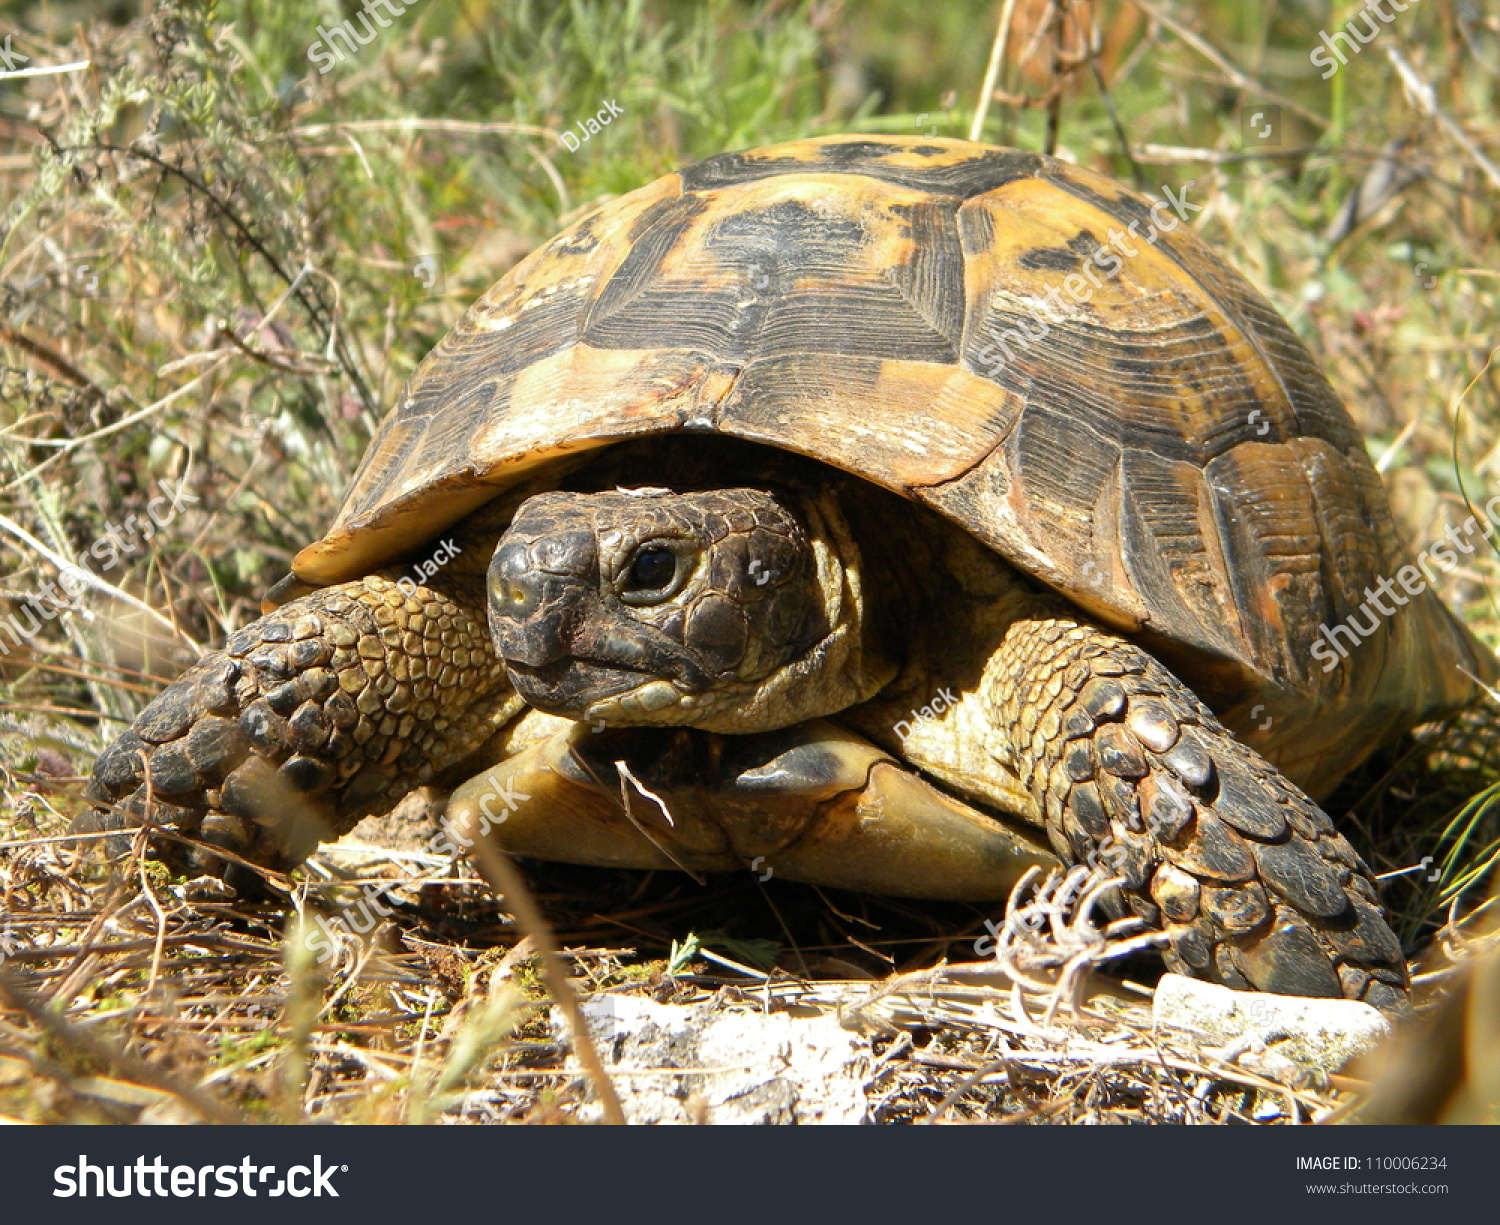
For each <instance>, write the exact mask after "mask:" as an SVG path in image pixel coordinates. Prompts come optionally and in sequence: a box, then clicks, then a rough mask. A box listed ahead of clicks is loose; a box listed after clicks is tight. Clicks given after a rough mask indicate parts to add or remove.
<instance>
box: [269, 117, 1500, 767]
mask: <svg viewBox="0 0 1500 1225" xmlns="http://www.w3.org/2000/svg"><path fill="white" fill-rule="evenodd" d="M669 432H679V433H680V432H707V433H713V432H717V433H720V434H725V435H730V436H734V437H737V438H741V439H749V440H752V441H755V442H758V443H764V444H768V445H770V446H774V447H780V448H784V449H786V450H788V451H793V452H797V453H800V454H802V455H805V456H810V457H812V458H814V459H817V460H821V461H823V462H825V463H827V464H831V465H834V466H836V467H838V468H842V469H845V470H847V471H849V472H852V473H856V474H858V475H859V476H861V477H864V478H866V479H868V480H870V481H873V482H875V483H876V484H878V485H881V486H884V487H885V488H887V489H890V490H892V491H895V492H896V493H899V494H901V495H903V496H905V497H907V498H910V499H913V500H914V501H916V502H918V503H922V504H925V505H926V506H929V507H931V508H933V509H934V510H936V511H938V512H939V513H941V514H943V515H945V516H947V517H948V518H950V519H952V520H953V521H955V522H956V523H958V524H960V525H961V526H962V527H963V528H965V529H967V530H968V531H969V532H971V533H972V534H973V535H974V536H975V537H977V538H978V539H980V540H981V541H983V542H984V543H985V544H986V545H988V546H989V547H991V548H992V549H994V550H995V551H996V552H997V553H999V554H1000V555H1002V556H1003V557H1005V558H1006V559H1007V560H1008V561H1010V562H1011V563H1012V564H1013V565H1015V566H1016V567H1017V568H1019V569H1020V570H1022V571H1024V572H1026V573H1027V574H1029V575H1031V576H1032V577H1033V578H1035V579H1036V580H1039V581H1040V582H1041V583H1044V584H1046V585H1047V586H1050V587H1052V588H1054V589H1056V590H1057V591H1059V592H1062V593H1064V594H1066V595H1067V596H1068V597H1070V598H1071V599H1072V600H1073V601H1075V602H1076V603H1077V604H1078V605H1080V606H1081V607H1083V608H1084V609H1086V610H1087V611H1088V612H1089V613H1091V614H1092V615H1093V616H1095V617H1096V618H1098V619H1099V620H1100V621H1102V622H1103V623H1105V624H1107V625H1109V626H1112V627H1114V628H1116V629H1118V630H1120V631H1121V632H1123V633H1126V634H1130V635H1132V636H1134V637H1135V638H1136V639H1137V640H1138V641H1141V642H1142V643H1143V644H1144V645H1146V646H1147V647H1148V649H1151V650H1153V651H1155V652H1156V653H1157V654H1158V655H1160V656H1161V657H1162V658H1163V659H1164V660H1165V661H1166V662H1167V663H1168V665H1169V666H1172V667H1173V668H1174V669H1176V670H1177V671H1178V672H1179V674H1180V675H1181V676H1182V678H1183V679H1184V680H1185V681H1187V682H1188V683H1189V684H1190V685H1192V686H1193V687H1194V688H1195V689H1197V690H1198V692H1199V693H1200V694H1201V695H1202V696H1203V697H1204V699H1205V700H1206V701H1207V702H1208V703H1209V704H1210V705H1211V706H1213V707H1214V708H1215V709H1216V710H1217V711H1218V712H1219V713H1220V714H1221V716H1222V717H1224V718H1225V720H1226V722H1228V723H1229V724H1230V726H1231V727H1232V728H1234V730H1235V731H1236V732H1238V733H1239V734H1241V735H1242V736H1243V737H1244V738H1245V739H1247V740H1248V741H1250V742H1251V743H1252V744H1254V745H1256V747H1258V748H1260V749H1261V751H1262V752H1264V753H1265V754H1266V755H1267V756H1269V757H1271V758H1272V760H1274V761H1276V762H1277V764H1278V765H1280V766H1281V768H1282V769H1283V770H1284V771H1286V772H1287V773H1288V774H1289V775H1291V776H1292V777H1293V779H1294V780H1295V781H1298V782H1300V783H1302V784H1303V785H1304V786H1309V789H1312V790H1322V789H1323V788H1321V787H1316V786H1313V784H1314V783H1315V781H1316V780H1315V777H1314V776H1315V775H1318V776H1321V777H1323V778H1324V779H1329V778H1333V779H1336V778H1337V777H1338V776H1340V775H1342V774H1343V772H1344V771H1345V769H1347V767H1348V766H1350V765H1352V764H1353V763H1354V762H1355V761H1356V760H1357V759H1358V758H1360V757H1361V756H1363V755H1364V753H1366V752H1367V751H1368V750H1369V749H1370V748H1372V747H1373V746H1374V745H1375V743H1377V742H1379V741H1381V740H1384V739H1387V738H1389V736H1390V735H1392V734H1394V733H1395V732H1396V731H1399V730H1401V729H1403V728H1404V727H1407V726H1410V725H1412V724H1414V723H1416V722H1418V721H1420V720H1421V719H1422V718H1423V717H1425V716H1428V715H1430V714H1433V713H1435V712H1437V711H1438V710H1441V709H1444V708H1447V707H1451V706H1454V705H1458V704H1461V703H1463V702H1464V701H1466V700H1468V699H1469V698H1470V697H1471V696H1472V692H1473V682H1472V681H1471V680H1470V679H1469V678H1468V677H1466V676H1464V675H1463V673H1462V671H1461V668H1467V669H1468V670H1469V671H1471V672H1478V673H1480V674H1482V675H1483V674H1488V673H1489V672H1490V667H1491V665H1490V662H1489V660H1488V657H1487V656H1485V655H1484V654H1483V653H1482V651H1481V650H1480V649H1479V648H1477V647H1475V645H1474V644H1473V643H1472V640H1471V639H1470V638H1469V637H1468V635H1467V633H1466V631H1464V630H1463V629H1462V628H1461V627H1460V626H1459V625H1458V623H1457V622H1456V621H1455V620H1454V619H1453V618H1452V617H1451V616H1450V614H1449V613H1448V612H1447V610H1446V609H1445V608H1444V607H1443V605H1442V604H1441V602H1440V601H1439V600H1438V599H1437V598H1436V596H1435V595H1433V594H1432V592H1431V591H1427V592H1425V593H1424V594H1423V595H1422V596H1420V597H1414V598H1412V599H1411V600H1410V601H1409V602H1408V603H1407V604H1406V605H1405V606H1403V607H1402V608H1400V609H1399V610H1398V612H1399V615H1395V616H1389V617H1385V618H1383V619H1380V620H1378V623H1376V624H1375V625H1374V626H1373V629H1372V631H1371V633H1370V634H1369V635H1367V636H1365V640H1364V641H1363V642H1362V643H1361V644H1360V645H1359V646H1358V647H1357V649H1354V650H1351V651H1348V652H1347V657H1345V656H1344V655H1343V654H1340V653H1338V652H1336V651H1335V650H1334V649H1333V646H1332V643H1333V641H1335V640H1332V639H1330V638H1329V634H1328V631H1327V630H1326V629H1325V627H1332V626H1335V625H1338V624H1341V623H1343V622H1345V621H1346V620H1347V619H1348V618H1350V617H1351V615H1352V616H1356V617H1357V616H1359V614H1360V608H1361V605H1362V604H1363V603H1364V602H1365V601H1366V598H1367V593H1366V588H1369V587H1372V586H1374V585H1376V584H1377V583H1378V582H1379V581H1380V579H1381V578H1382V576H1386V575H1394V574H1395V573H1396V571H1397V570H1398V569H1399V568H1400V566H1401V565H1402V564H1403V562H1404V561H1405V560H1406V558H1405V557H1404V555H1403V549H1402V545H1401V543H1400V541H1399V539H1398V536H1397V532H1396V530H1395V527H1394V524H1393V522H1392V519H1391V515H1390V511H1389V508H1388V506H1387V502H1386V498H1385V494H1384V490H1383V488H1382V486H1381V482H1380V478H1379V476H1378V474H1377V473H1376V472H1375V470H1374V468H1373V466H1372V465H1371V463H1370V461H1369V459H1368V457H1367V455H1366V452H1365V448H1364V444H1363V442H1362V440H1361V438H1360V435H1359V432H1358V431H1357V429H1356V428H1355V426H1354V423H1353V422H1352V421H1351V419H1350V418H1349V415H1348V414H1347V412H1346V411H1345V409H1344V408H1343V406H1342V405H1341V404H1340V402H1339V400H1338V398H1337V397H1336V395H1335V394H1334V392H1333V390H1332V389H1331V387H1330V386H1329V384H1328V382H1327V380H1326V379H1325V378H1324V376H1323V374H1322V373H1321V372H1320V371H1319V369H1318V367H1317V365H1316V363H1315V362H1314V360H1313V358H1312V357H1311V355H1310V354H1309V353H1308V352H1307V350H1306V349H1305V348H1304V347H1303V345H1302V344H1301V343H1300V342H1299V341H1298V340H1297V338H1296V336H1295V335H1294V334H1293V333H1292V331H1291V330H1290V328H1288V327H1287V325H1286V324H1285V323H1284V322H1283V321H1282V319H1281V318H1280V317H1279V316H1278V315H1277V314H1276V312H1275V310H1274V309H1273V308H1272V307H1271V306H1270V305H1269V303H1267V302H1266V301H1265V300H1264V299H1263V298H1262V297H1261V296H1260V295H1259V294H1258V293H1257V292H1255V291H1254V290H1253V289H1252V288H1251V287H1250V286H1249V285H1248V284H1247V283H1246V281H1245V280H1244V279H1243V278H1242V277H1240V276H1239V275H1238V274H1237V273H1236V272H1234V271H1233V270H1232V269H1231V268H1229V267H1228V266H1227V265H1226V264H1225V263H1224V262H1223V260H1222V259H1221V258H1220V257H1219V256H1217V255H1216V254H1215V253H1214V252H1213V251H1212V250H1210V249H1209V248H1208V247H1207V246H1206V245H1205V244H1204V243H1203V242H1202V241H1201V240H1200V239H1199V238H1198V237H1197V236H1196V235H1195V234H1194V233H1193V232H1192V231H1191V229H1190V228H1189V227H1188V226H1187V225H1186V224H1183V223H1181V222H1180V221H1179V219H1178V218H1177V217H1176V215H1175V214H1174V213H1173V212H1172V211H1171V210H1170V209H1169V208H1167V207H1166V205H1164V204H1163V203H1161V202H1156V203H1154V204H1153V202H1152V201H1151V200H1149V199H1147V198H1144V197H1142V196H1140V195H1137V194H1135V193H1134V192H1131V191H1129V190H1127V189H1125V188H1124V187H1122V186H1120V185H1119V184H1118V183H1115V182H1113V181H1111V180H1109V179H1107V178H1104V177H1102V176H1100V175H1097V174H1094V173H1091V172H1089V171H1086V170H1082V169H1080V168H1078V167H1076V166H1072V165H1069V164H1066V163H1063V162H1060V161H1056V160H1054V159H1052V158H1048V157H1044V156H1041V155H1039V154H1035V153H1026V152H1021V151H1017V150H1014V149H1001V148H993V147H989V146H985V145H979V144H972V143H968V142H965V141H957V140H943V139H932V138H926V137H919V138H895V137H847V136H844V137H827V138H822V139H816V140H802V141H796V142H792V143H788V144H781V145H775V146H771V147H768V148H763V149H756V150H752V151H749V152H745V153H733V154H725V155H723V156H719V157H714V158H710V159H709V160H708V161H705V162H701V163H699V164H698V165H696V166H692V167H690V168H688V169H685V170H682V171H679V172H678V173H675V174H671V175H668V176H667V177H665V178H662V179H659V180H657V181H656V182H654V183H651V184H650V185H648V186H646V187H643V188H641V189H639V190H638V191H634V192H631V193H630V194H628V195H626V196H623V197H621V198H619V199H616V200H614V201H612V202H610V203H608V204H606V205H605V206H603V207H602V208H600V209H599V210H597V211H596V212H594V213H592V214H591V215H589V216H587V217H585V218H583V219H582V220H580V221H578V222H577V223H576V224H574V225H572V226H570V227H569V228H568V229H567V230H565V231H564V232H563V233H561V234H559V235H558V236H557V237H556V238H554V239H552V240H551V241H550V242H548V243H546V244H545V245H544V246H542V247H541V248H539V249H538V250H537V251H535V252H534V253H533V254H531V255H530V256H529V257H527V258H526V259H524V260H523V261H521V263H519V264H518V265H517V266H516V267H515V268H514V269H512V270H511V272H510V273H509V274H508V275H506V276H505V277H503V278H502V279H501V280H500V281H499V282H498V283H497V284H496V285H495V286H494V287H493V288H491V289H490V290H489V291H488V292H487V293H485V294H484V296H483V297H481V298H480V299H479V301H478V302H476V303H475V304H474V306H473V307H472V308H470V310H469V311H468V312H467V313H466V314H465V315H464V316H463V317H462V318H461V319H460V320H459V322H458V323H457V324H456V325H455V326H454V328H453V330H452V331H451V332H449V333H448V335H447V336H446V337H445V338H444V339H443V340H442V342H441V343H439V344H438V346H437V347H436V348H435V349H434V350H433V351H432V353H431V354H430V355H429V356H428V357H427V358H426V360H425V361H424V362H423V363H422V364H421V366H420V367H419V368H418V370H417V371H416V372H415V374H414V375H413V376H412V378H411V380H410V382H409V384H408V385H407V387H406V389H405V391H404V393H403V395H402V397H401V400H400V403H399V404H398V405H397V406H396V408H395V410H394V411H393V412H392V413H391V414H390V415H389V416H388V417H387V418H386V419H385V421H384V423H383V425H382V427H381V429H380V431H379V433H378V435H377V436H376V438H375V440H374V442H373V443H372V445H371V447H370V449H369V453H368V454H367V456H366V457H365V460H364V463H363V465H362V466H361V468H360V469H359V472H358V474H357V475H356V477H355V479H354V482H353V484H352V486H351V487H350V489H349V491H348V494H347V496H346V498H345V500H344V504H343V507H342V509H341V510H340V512H339V514H338V517H337V519H336V520H335V521H334V523H333V525H332V527H331V528H330V529H329V531H328V533H327V535H326V536H325V537H324V538H323V539H322V540H320V541H318V542H317V543H316V544H313V545H311V546H309V547H308V548H306V549H304V550H303V551H302V552H301V553H300V554H299V555H298V557H297V559H296V563H295V572H296V574H297V576H298V577H299V578H300V579H302V580H303V581H305V582H309V583H313V584H317V585H323V584H329V583H334V582H339V581H343V580H347V579H350V578H354V577H357V576H359V575H361V574H364V573H367V572H369V571H370V570H372V569H375V568H378V567H380V566H382V565H385V564H387V563H389V562H391V561H393V560H395V559H397V558H398V557H400V556H401V555H403V554H404V553H406V552H408V551H409V550H411V549H414V548H416V547H417V546H419V545H420V544H422V543H423V542H425V541H427V540H429V539H430V538H432V537H433V536H434V535H435V534H437V533H438V532H440V531H441V530H443V529H444V528H445V527H447V526H449V525H451V524H452V523H454V522H455V521H457V520H458V519H459V518H461V517H462V516H464V515H465V514H467V513H468V512H469V511H471V510H472V509H474V508H475V507H477V506H478V505H480V504H482V503H483V502H485V501H487V500H489V499H490V498H492V497H494V496H495V495H496V494H497V493H498V492H499V491H501V490H503V489H505V488H506V487H508V486H511V485H514V484H515V483H516V482H517V481H519V480H520V479H522V478H523V477H527V476H529V475H531V474H532V473H533V472H534V471H535V470H537V469H538V468H539V467H540V466H542V465H544V464H547V463H548V462H550V461H553V460H555V459H556V458H557V457H559V456H561V455H564V454H566V453H571V452H577V451H580V450H582V449H586V448H594V447H601V446H605V445H607V444H610V443H614V442H618V441H620V440H624V439H629V438H636V437H640V436H643V435H652V434H663V433H669ZM650 475H652V474H643V476H650ZM1344 641H1345V642H1347V641H1348V639H1347V637H1346V638H1345V639H1344ZM1320 642H1321V643H1323V645H1322V647H1321V648H1320V647H1319V643H1320ZM1329 661H1333V662H1332V664H1331V666H1330V662H1329Z"/></svg>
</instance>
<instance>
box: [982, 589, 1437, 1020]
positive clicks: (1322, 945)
mask: <svg viewBox="0 0 1500 1225" xmlns="http://www.w3.org/2000/svg"><path fill="white" fill-rule="evenodd" d="M1066 608H1067V606H1062V607H1059V608H1056V609H1055V610H1054V611H1053V615H1043V616H1038V617H1032V618H1027V619H1022V620H1019V621H1017V622H1015V623H1014V624H1013V625H1012V626H1011V627H1010V629H1009V630H1008V632H1007V633H1006V635H1005V638H1004V640H1003V642H1002V644H1001V647H1000V650H999V652H998V653H997V657H996V660H995V666H994V667H993V668H992V669H989V670H987V671H988V672H989V673H990V675H995V676H1003V677H1008V678H1011V681H1010V683H1009V684H1007V685H1005V686H1004V687H1003V688H1002V689H1001V691H1000V692H999V693H998V694H997V697H998V709H997V710H996V712H995V714H996V718H997V720H998V722H999V725H1000V726H1002V727H1009V728H1012V729H1014V730H1013V734H1012V735H1013V738H1012V744H1013V747H1014V751H1015V755H1016V766H1017V768H1018V772H1019V774H1020V776H1021V778H1022V780H1023V782H1024V783H1025V784H1026V786H1027V787H1028V789H1029V790H1030V791H1031V793H1032V794H1033V795H1034V796H1037V797H1039V798H1040V802H1041V807H1042V816H1043V819H1044V821H1045V824H1046V828H1047V834H1048V837H1049V839H1050V840H1051V842H1052V845H1053V847H1054V849H1056V850H1057V852H1058V853H1059V854H1061V855H1063V856H1065V857H1067V858H1071V859H1077V860H1086V859H1088V858H1089V856H1090V855H1095V856H1096V857H1097V859H1098V860H1099V861H1100V862H1102V864H1103V865H1104V866H1105V867H1106V869H1107V870H1109V871H1110V872H1111V873H1112V874H1118V875H1120V876H1122V877H1123V878H1124V881H1125V884H1124V894H1125V900H1126V902H1127V904H1128V905H1129V907H1130V909H1131V910H1132V911H1133V912H1134V913H1135V914H1137V915H1139V916H1141V917H1142V918H1143V919H1145V920H1146V922H1147V923H1148V924H1149V925H1151V926H1153V927H1155V926H1160V927H1161V928H1162V929H1163V930H1165V931H1166V932H1167V934H1168V936H1169V937H1170V943H1169V944H1168V945H1167V946H1166V949H1165V957H1166V961H1167V964H1168V966H1169V967H1170V968H1172V969H1174V970H1176V971H1177V972H1179V973H1182V974H1188V975H1192V976H1194V977H1197V978H1213V979H1215V980H1217V981H1219V982H1222V983H1224V984H1226V985H1228V986H1231V987H1240V988H1246V989H1248V988H1255V989H1258V990H1262V991H1276V992H1280V993H1283V994H1289V995H1324V996H1340V995H1342V996H1346V997H1348V998H1351V999H1363V1000H1366V1001H1368V1002H1369V1003H1371V1004H1374V1005H1375V1006H1376V1007H1379V1008H1382V1009H1388V1010H1389V1009H1400V1008H1401V1007H1402V1006H1403V1005H1404V1003H1405V991H1406V987H1407V973H1406V963H1405V960H1404V958H1403V957H1402V953H1401V946H1400V943H1399V942H1398V941H1397V939H1396V937H1395V935H1394V934H1393V933H1392V932H1391V930H1390V928H1389V927H1388V926H1387V925H1386V923H1385V920H1384V918H1383V917H1382V916H1381V911H1380V906H1379V903H1378V901H1377V900H1376V889H1375V881H1374V879H1373V877H1372V876H1371V874H1370V870H1369V869H1368V868H1367V867H1366V866H1365V864H1364V863H1363V861H1361V859H1360V858H1359V856H1358V855H1357V854H1355V852H1354V849H1353V848H1352V847H1351V846H1350V845H1349V843H1348V842H1347V841H1345V840H1344V838H1343V837H1342V835H1340V834H1339V833H1337V832H1336V831H1335V830H1334V827H1333V823H1332V821H1330V820H1329V818H1328V817H1327V815H1326V814H1325V813H1324V812H1323V811H1322V809H1320V808H1319V807H1318V806H1317V805H1316V804H1314V803H1313V802H1312V801H1311V800H1310V799H1308V798H1307V796H1305V795H1304V794H1303V793H1302V792H1301V791H1299V790H1298V789H1297V788H1296V787H1294V786H1293V785H1292V784H1291V783H1290V782H1288V781H1287V780H1286V779H1285V778H1284V777H1282V775H1281V774H1279V773H1278V772H1277V771H1276V770H1275V768H1274V767H1272V766H1271V765H1270V764H1269V763H1268V762H1266V761H1265V760H1264V759H1263V758H1262V757H1260V756H1259V755H1258V754H1257V753H1255V752H1254V750H1252V749H1250V748H1247V747H1246V746H1245V745H1243V744H1242V743H1240V742H1239V741H1238V740H1236V739H1235V738H1234V737H1233V736H1232V735H1231V734H1230V733H1229V732H1228V731H1227V730H1226V729H1225V728H1224V726H1223V725H1222V724H1221V723H1220V722H1219V721H1218V720H1217V719H1216V718H1215V717H1214V716H1213V714H1212V713H1211V712H1210V711H1209V709H1208V708H1207V707H1206V706H1204V705H1203V703H1202V702H1200V701H1199V700H1198V699H1197V697H1196V696H1194V694H1193V693H1192V692H1191V691H1190V690H1189V689H1188V688H1187V687H1186V686H1184V685H1183V684H1182V683H1181V682H1180V681H1178V680H1177V679H1176V678H1175V677H1174V676H1173V675H1172V674H1171V673H1170V672H1168V671H1167V670H1166V668H1164V667H1163V666H1162V665H1161V664H1160V663H1158V662H1157V661H1156V659H1154V658H1153V657H1152V656H1150V655H1148V654H1146V653H1145V652H1144V651H1141V650H1140V649H1138V648H1136V647H1134V646H1132V645H1131V644H1130V643H1128V642H1125V641H1123V640H1122V639H1120V638H1119V637H1117V636H1115V635H1113V634H1110V633H1108V632H1106V631H1104V630H1101V629H1099V628H1097V627H1095V626H1092V625H1089V624H1086V623H1083V622H1081V621H1079V620H1078V619H1077V618H1076V617H1075V616H1073V615H1071V614H1070V613H1069V612H1068V611H1066Z"/></svg>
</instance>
